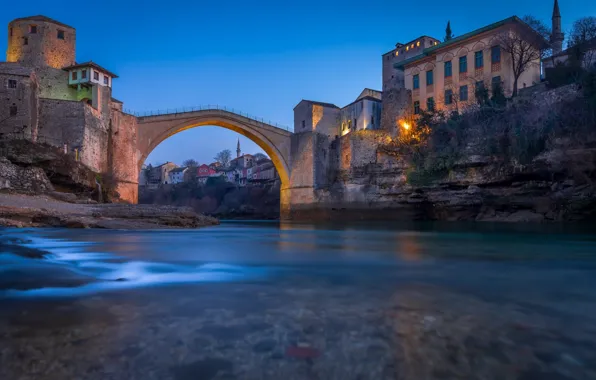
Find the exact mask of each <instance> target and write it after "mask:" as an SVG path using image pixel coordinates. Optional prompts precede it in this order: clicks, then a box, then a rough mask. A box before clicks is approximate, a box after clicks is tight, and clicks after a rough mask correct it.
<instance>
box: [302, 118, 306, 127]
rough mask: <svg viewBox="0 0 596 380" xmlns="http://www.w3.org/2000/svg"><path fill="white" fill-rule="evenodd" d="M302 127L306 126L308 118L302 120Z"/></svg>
mask: <svg viewBox="0 0 596 380" xmlns="http://www.w3.org/2000/svg"><path fill="white" fill-rule="evenodd" d="M302 128H306V120H302Z"/></svg>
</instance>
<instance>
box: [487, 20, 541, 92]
mask: <svg viewBox="0 0 596 380" xmlns="http://www.w3.org/2000/svg"><path fill="white" fill-rule="evenodd" d="M497 41H498V44H499V45H500V46H501V49H502V50H503V51H504V52H506V53H508V54H509V55H510V57H511V68H512V70H513V94H512V96H517V89H518V81H519V77H520V76H521V75H522V74H523V73H524V72H525V71H526V70H528V69H529V68H531V67H532V66H536V65H540V59H541V58H542V57H543V55H544V53H545V50H546V49H547V48H548V44H547V43H546V41H545V39H544V38H543V37H542V35H541V34H540V33H539V32H537V31H535V30H534V29H533V28H532V30H531V31H530V30H524V31H522V30H520V29H518V28H515V27H514V28H511V29H509V30H506V31H503V32H502V33H501V34H499V35H498V36H497Z"/></svg>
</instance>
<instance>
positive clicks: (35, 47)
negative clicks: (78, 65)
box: [6, 16, 76, 69]
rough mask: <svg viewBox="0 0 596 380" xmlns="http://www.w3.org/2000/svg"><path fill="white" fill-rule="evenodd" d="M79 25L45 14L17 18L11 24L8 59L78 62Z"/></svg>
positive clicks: (40, 64) (39, 63)
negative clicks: (75, 26) (77, 35)
mask: <svg viewBox="0 0 596 380" xmlns="http://www.w3.org/2000/svg"><path fill="white" fill-rule="evenodd" d="M75 39H76V32H75V29H74V28H72V27H70V26H68V25H65V24H63V23H61V22H58V21H55V20H52V19H51V18H48V17H45V16H31V17H23V18H17V19H15V20H13V21H11V22H10V23H9V24H8V49H7V51H6V61H7V62H18V63H20V64H22V65H23V66H28V67H35V68H44V67H51V68H54V69H62V68H63V67H67V66H71V65H74V63H75Z"/></svg>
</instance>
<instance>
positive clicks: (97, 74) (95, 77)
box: [93, 71, 99, 80]
mask: <svg viewBox="0 0 596 380" xmlns="http://www.w3.org/2000/svg"><path fill="white" fill-rule="evenodd" d="M93 79H95V80H99V73H98V72H97V71H94V72H93Z"/></svg>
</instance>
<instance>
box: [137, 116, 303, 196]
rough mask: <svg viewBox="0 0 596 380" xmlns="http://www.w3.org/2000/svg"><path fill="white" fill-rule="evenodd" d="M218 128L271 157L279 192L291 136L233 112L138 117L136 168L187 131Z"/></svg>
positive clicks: (284, 184)
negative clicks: (279, 183)
mask: <svg viewBox="0 0 596 380" xmlns="http://www.w3.org/2000/svg"><path fill="white" fill-rule="evenodd" d="M208 125H209V126H211V125H212V126H218V127H222V128H226V129H229V130H232V131H234V132H237V133H239V134H241V135H243V136H246V137H247V138H249V139H250V140H252V141H253V142H255V143H256V144H257V145H258V146H259V147H261V148H262V149H263V150H264V151H265V153H267V155H268V156H269V158H271V161H272V162H273V165H274V166H275V169H276V170H277V173H278V174H279V177H280V180H281V189H282V190H283V189H285V188H287V187H289V184H290V164H291V163H290V160H289V159H290V146H291V142H290V138H291V135H292V133H291V132H289V131H287V130H285V129H281V128H278V127H274V126H272V125H270V124H267V123H263V122H260V121H257V120H255V119H251V118H248V117H246V116H242V115H239V114H236V113H234V112H230V111H226V110H220V109H207V110H200V111H192V112H182V113H175V114H164V115H156V116H146V117H139V118H138V119H137V128H138V130H137V157H138V162H137V169H138V171H140V169H141V166H142V165H143V163H144V162H145V160H146V159H147V157H148V156H149V153H151V152H152V151H153V149H155V148H156V147H157V146H158V145H159V144H160V143H161V142H163V141H164V140H166V139H167V138H168V137H170V136H173V135H175V134H177V133H179V132H182V131H185V130H187V129H191V128H196V127H201V126H208Z"/></svg>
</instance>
